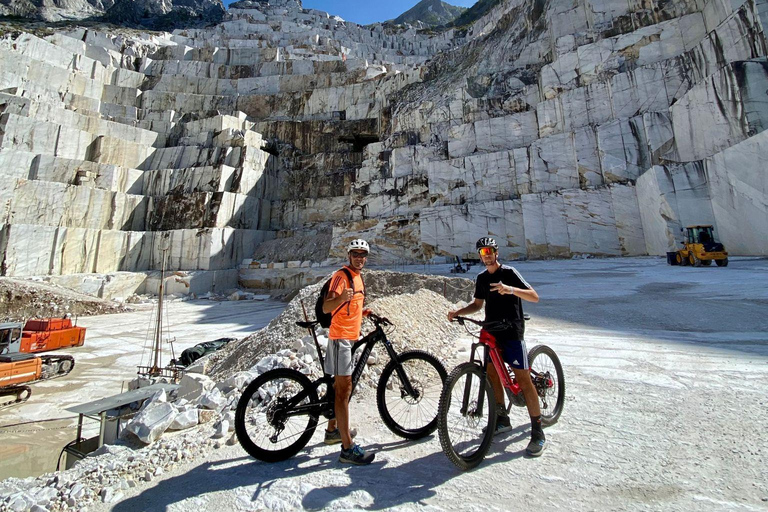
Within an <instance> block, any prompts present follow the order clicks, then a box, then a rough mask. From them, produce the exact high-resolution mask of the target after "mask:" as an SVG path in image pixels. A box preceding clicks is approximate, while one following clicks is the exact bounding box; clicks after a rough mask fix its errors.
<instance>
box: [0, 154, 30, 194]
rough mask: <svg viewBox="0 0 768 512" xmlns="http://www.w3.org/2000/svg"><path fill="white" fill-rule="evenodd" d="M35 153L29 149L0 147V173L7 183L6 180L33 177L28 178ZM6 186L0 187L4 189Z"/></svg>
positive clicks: (1, 189)
mask: <svg viewBox="0 0 768 512" xmlns="http://www.w3.org/2000/svg"><path fill="white" fill-rule="evenodd" d="M36 157H37V155H36V154H35V153H31V152H29V151H24V150H16V149H0V174H1V175H2V177H3V181H4V182H5V183H6V184H7V183H8V180H16V179H35V178H30V172H31V169H32V166H33V163H34V161H35V158H36ZM7 189H8V187H7V186H3V187H0V191H6V190H7Z"/></svg>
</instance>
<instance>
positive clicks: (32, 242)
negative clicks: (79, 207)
mask: <svg viewBox="0 0 768 512" xmlns="http://www.w3.org/2000/svg"><path fill="white" fill-rule="evenodd" d="M57 231H58V228H56V227H54V226H36V225H23V224H4V225H3V227H2V230H1V231H0V254H2V256H3V264H4V272H3V275H6V276H35V275H46V274H50V273H51V272H52V270H53V268H52V264H53V261H52V260H53V258H54V256H53V254H52V249H53V247H54V245H55V241H56V233H57Z"/></svg>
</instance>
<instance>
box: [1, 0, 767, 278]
mask: <svg viewBox="0 0 768 512" xmlns="http://www.w3.org/2000/svg"><path fill="white" fill-rule="evenodd" d="M766 23H768V0H749V1H746V2H742V1H741V0H734V1H728V0H670V1H661V0H652V1H650V2H645V3H643V4H642V5H640V4H638V3H636V2H627V1H626V0H624V1H618V0H611V1H608V2H604V1H601V2H597V1H589V0H580V1H578V2H570V1H568V2H566V1H564V0H549V1H541V0H536V1H532V0H505V1H502V2H501V3H500V4H499V5H498V6H497V7H496V8H494V9H492V10H491V11H490V12H489V13H488V14H486V15H485V16H484V17H483V18H482V19H481V20H478V21H477V22H476V23H475V24H473V25H472V26H471V27H469V28H467V29H466V30H461V31H456V30H449V31H446V32H441V33H437V34H431V33H423V32H419V31H416V30H414V29H407V30H406V29H403V30H399V31H393V30H391V29H387V28H384V27H383V26H381V25H379V24H376V25H372V26H366V27H362V26H359V25H356V24H354V23H349V22H345V21H344V20H341V19H340V18H338V17H335V16H332V15H329V14H327V13H323V12H320V11H316V10H311V9H303V8H302V6H301V4H300V2H298V1H295V0H292V1H287V0H277V1H273V2H271V3H267V2H250V3H245V2H240V3H238V4H235V6H234V7H232V8H230V9H229V11H228V14H227V16H226V18H225V20H224V21H222V22H220V23H218V24H216V25H214V26H212V27H208V28H197V29H180V30H176V31H174V32H173V33H161V34H158V33H155V34H145V35H142V34H138V33H130V34H128V33H126V34H120V33H108V32H105V31H103V30H99V29H94V28H88V29H85V28H76V27H70V28H63V29H60V30H58V31H56V32H55V33H54V34H53V35H48V36H45V37H38V36H36V35H33V34H30V33H25V32H21V33H12V34H10V33H9V34H6V35H5V36H3V37H2V39H0V69H2V73H0V173H1V174H2V176H3V178H4V179H3V180H2V184H1V185H0V215H2V222H1V223H0V226H2V228H1V229H0V257H1V258H2V265H1V267H0V270H1V273H2V275H6V276H40V275H47V276H74V275H90V274H108V273H118V272H149V271H154V270H158V269H160V268H161V266H162V264H163V260H164V259H165V261H166V263H165V265H166V268H168V269H170V270H176V271H190V272H219V273H221V272H225V271H226V272H229V274H227V275H228V276H230V277H227V279H228V280H231V271H232V270H233V269H238V268H248V269H254V268H257V269H258V268H263V267H262V266H265V267H269V266H270V264H272V263H279V262H282V263H285V262H294V261H298V262H299V265H298V267H299V268H306V267H308V266H312V265H318V264H320V263H324V262H325V263H327V262H330V261H333V260H335V259H338V258H343V257H344V249H343V248H344V245H345V242H346V241H347V240H349V239H351V238H356V237H363V238H366V239H368V240H369V241H370V242H371V244H372V246H373V251H374V254H373V255H372V256H373V257H372V259H371V261H372V263H391V262H401V261H412V262H421V261H428V260H440V261H442V259H443V258H451V257H452V256H453V255H462V256H467V255H470V254H472V253H473V249H474V242H475V240H476V239H477V238H478V237H480V236H485V235H492V236H495V237H497V239H498V240H499V242H500V244H501V254H502V256H503V257H504V258H511V259H517V258H570V257H574V256H580V255H594V256H624V255H645V254H651V255H661V254H664V252H666V251H668V250H670V249H672V248H674V247H675V246H676V244H677V243H678V241H679V238H680V236H679V233H680V227H682V226H684V225H687V224H692V223H696V224H703V223H707V224H710V223H711V224H713V225H714V226H715V230H716V234H717V235H718V236H719V237H720V238H721V239H722V241H723V242H724V243H725V244H726V246H727V248H728V249H729V250H730V251H731V253H733V254H745V255H749V254H752V255H768V246H766V240H768V220H766V219H768V215H766V203H767V202H768V200H767V199H766V198H767V197H768V196H767V195H766V192H767V189H768V186H767V185H766V180H767V178H766V176H767V175H768V174H766V168H765V165H764V164H762V162H763V161H768V153H766V150H767V149H766V140H765V137H766V136H765V134H764V131H765V127H768V94H767V93H766V91H768V59H767V58H766V55H768V51H767V50H766V40H765V36H764V32H763V27H764V26H765V24H766ZM265 260H268V261H265ZM292 266H297V265H294V264H293V263H292ZM272 268H275V267H274V265H272ZM212 275H213V274H212ZM222 275H223V274H222ZM253 279H256V280H258V279H257V278H256V277H254V278H253ZM70 281H71V279H70ZM208 281H210V279H207V281H206V282H208Z"/></svg>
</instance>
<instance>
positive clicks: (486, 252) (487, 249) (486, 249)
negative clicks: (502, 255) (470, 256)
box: [477, 247, 496, 256]
mask: <svg viewBox="0 0 768 512" xmlns="http://www.w3.org/2000/svg"><path fill="white" fill-rule="evenodd" d="M477 252H479V253H480V256H490V255H491V254H495V253H496V249H494V248H493V247H481V248H480V249H478V250H477Z"/></svg>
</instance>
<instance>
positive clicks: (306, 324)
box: [296, 320, 320, 329]
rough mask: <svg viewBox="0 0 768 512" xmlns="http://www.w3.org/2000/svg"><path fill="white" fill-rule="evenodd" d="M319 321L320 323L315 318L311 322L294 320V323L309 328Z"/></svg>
mask: <svg viewBox="0 0 768 512" xmlns="http://www.w3.org/2000/svg"><path fill="white" fill-rule="evenodd" d="M319 323H320V322H318V321H317V320H315V321H313V322H296V325H298V326H299V327H304V328H305V329H309V328H311V327H314V326H316V325H317V324H319Z"/></svg>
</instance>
